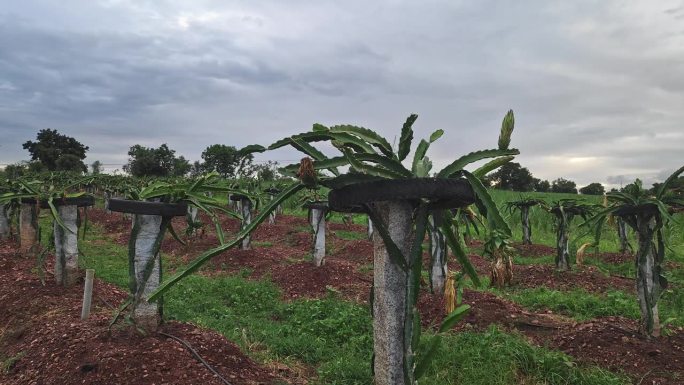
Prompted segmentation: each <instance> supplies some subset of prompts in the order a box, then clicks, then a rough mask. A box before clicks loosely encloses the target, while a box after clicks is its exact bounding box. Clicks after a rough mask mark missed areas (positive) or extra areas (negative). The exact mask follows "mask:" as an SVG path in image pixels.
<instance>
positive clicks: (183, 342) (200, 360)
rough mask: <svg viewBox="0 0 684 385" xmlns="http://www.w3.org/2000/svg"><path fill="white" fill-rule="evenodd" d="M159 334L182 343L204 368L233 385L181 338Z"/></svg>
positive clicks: (227, 383)
mask: <svg viewBox="0 0 684 385" xmlns="http://www.w3.org/2000/svg"><path fill="white" fill-rule="evenodd" d="M157 333H158V334H161V335H163V336H165V337H169V338H171V339H174V340H176V341H177V342H180V343H181V344H183V346H185V347H186V348H187V349H188V350H189V351H190V353H192V355H193V356H195V358H197V360H198V361H199V362H201V363H202V364H203V365H204V366H206V367H207V369H209V370H211V372H212V373H214V374H215V375H216V377H218V378H219V379H220V380H221V381H222V382H223V383H224V384H226V385H232V384H231V383H230V382H228V380H226V379H225V378H224V377H223V376H221V375H220V374H219V372H217V371H216V369H214V368H213V367H212V366H211V365H209V363H208V362H207V361H205V360H204V358H202V357H201V356H200V355H199V353H197V351H196V350H195V349H193V348H192V346H190V344H189V343H188V342H186V341H185V340H183V339H181V338H179V337H176V336H173V335H171V334H168V333H164V332H157Z"/></svg>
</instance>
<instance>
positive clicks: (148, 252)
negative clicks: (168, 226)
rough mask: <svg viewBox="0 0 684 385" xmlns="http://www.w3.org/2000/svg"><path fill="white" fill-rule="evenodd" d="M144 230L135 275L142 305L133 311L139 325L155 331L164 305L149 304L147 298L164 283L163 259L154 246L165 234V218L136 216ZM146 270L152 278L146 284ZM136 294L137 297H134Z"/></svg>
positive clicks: (138, 240)
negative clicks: (160, 236)
mask: <svg viewBox="0 0 684 385" xmlns="http://www.w3.org/2000/svg"><path fill="white" fill-rule="evenodd" d="M136 221H138V223H139V225H140V230H139V232H138V234H137V237H136V239H135V258H134V260H133V268H134V271H135V282H136V290H137V291H138V292H140V291H141V290H142V296H141V298H140V302H138V303H137V304H136V305H135V307H134V309H133V319H134V320H135V323H136V324H137V325H138V326H140V327H142V328H144V329H145V330H147V331H154V330H156V329H157V327H158V326H159V324H160V322H161V305H160V303H159V302H148V301H147V300H146V298H147V297H148V296H149V295H150V294H151V293H152V292H153V291H154V290H155V289H157V287H159V284H160V283H161V259H160V257H159V253H157V254H156V255H154V243H155V241H156V239H157V237H158V236H159V232H160V231H161V222H162V217H161V216H158V215H136ZM146 268H147V269H149V270H148V271H147V273H148V274H149V277H148V279H147V281H145V273H146V271H145V270H146ZM134 294H135V293H134Z"/></svg>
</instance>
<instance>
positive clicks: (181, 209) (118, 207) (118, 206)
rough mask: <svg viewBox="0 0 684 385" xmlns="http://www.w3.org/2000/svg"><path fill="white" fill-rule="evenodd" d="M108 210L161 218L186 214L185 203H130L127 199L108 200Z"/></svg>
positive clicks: (186, 207)
mask: <svg viewBox="0 0 684 385" xmlns="http://www.w3.org/2000/svg"><path fill="white" fill-rule="evenodd" d="M109 209H110V210H111V211H116V212H119V213H127V214H142V215H159V216H162V217H182V216H185V214H187V212H188V204H187V203H186V202H178V203H164V202H147V201H132V200H127V199H110V200H109Z"/></svg>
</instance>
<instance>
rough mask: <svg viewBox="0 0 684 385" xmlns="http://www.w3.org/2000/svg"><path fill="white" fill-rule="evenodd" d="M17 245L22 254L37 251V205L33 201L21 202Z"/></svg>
mask: <svg viewBox="0 0 684 385" xmlns="http://www.w3.org/2000/svg"><path fill="white" fill-rule="evenodd" d="M19 247H20V249H21V252H22V254H24V255H31V254H33V253H35V252H37V251H38V207H37V206H36V205H35V204H33V203H22V204H21V209H20V212H19Z"/></svg>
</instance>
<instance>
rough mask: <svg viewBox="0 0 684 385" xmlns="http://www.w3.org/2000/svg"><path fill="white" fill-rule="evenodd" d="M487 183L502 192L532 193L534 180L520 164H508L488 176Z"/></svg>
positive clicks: (528, 171)
mask: <svg viewBox="0 0 684 385" xmlns="http://www.w3.org/2000/svg"><path fill="white" fill-rule="evenodd" d="M489 181H490V182H491V183H492V184H493V185H494V186H496V187H497V188H500V189H502V190H513V191H532V190H533V189H534V182H535V178H534V177H533V176H532V173H530V170H528V169H527V168H526V167H522V166H521V165H520V163H515V162H510V163H506V164H504V165H503V166H501V167H500V168H499V169H498V170H496V171H495V172H493V173H492V174H490V177H489Z"/></svg>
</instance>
